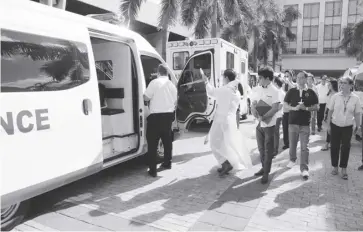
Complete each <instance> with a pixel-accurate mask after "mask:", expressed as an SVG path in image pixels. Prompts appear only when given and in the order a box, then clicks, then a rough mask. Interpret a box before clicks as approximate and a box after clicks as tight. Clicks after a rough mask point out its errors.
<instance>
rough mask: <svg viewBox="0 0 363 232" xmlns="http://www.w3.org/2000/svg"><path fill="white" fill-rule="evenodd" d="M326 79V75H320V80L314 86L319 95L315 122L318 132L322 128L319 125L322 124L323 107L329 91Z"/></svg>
mask: <svg viewBox="0 0 363 232" xmlns="http://www.w3.org/2000/svg"><path fill="white" fill-rule="evenodd" d="M326 79H327V76H326V75H324V76H322V78H321V82H320V83H319V84H318V85H317V86H316V88H317V89H318V96H319V110H318V122H317V124H318V132H320V131H321V130H322V127H321V126H322V124H323V119H324V113H325V107H326V103H327V97H328V92H329V88H328V85H327V84H326Z"/></svg>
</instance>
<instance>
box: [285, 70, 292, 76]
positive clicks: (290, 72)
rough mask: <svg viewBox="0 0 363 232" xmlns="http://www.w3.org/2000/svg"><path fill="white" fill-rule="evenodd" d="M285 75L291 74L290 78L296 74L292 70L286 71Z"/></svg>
mask: <svg viewBox="0 0 363 232" xmlns="http://www.w3.org/2000/svg"><path fill="white" fill-rule="evenodd" d="M285 73H289V74H290V76H294V72H293V71H292V70H285Z"/></svg>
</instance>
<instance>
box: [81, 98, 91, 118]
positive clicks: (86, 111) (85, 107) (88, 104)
mask: <svg viewBox="0 0 363 232" xmlns="http://www.w3.org/2000/svg"><path fill="white" fill-rule="evenodd" d="M91 112H92V102H91V100H90V99H83V113H84V114H85V115H89V114H90V113H91Z"/></svg>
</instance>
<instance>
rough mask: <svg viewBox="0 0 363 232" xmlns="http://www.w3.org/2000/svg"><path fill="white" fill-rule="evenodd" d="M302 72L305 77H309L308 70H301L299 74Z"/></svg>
mask: <svg viewBox="0 0 363 232" xmlns="http://www.w3.org/2000/svg"><path fill="white" fill-rule="evenodd" d="M300 73H304V77H305V78H308V76H309V74H308V73H307V72H306V71H301V72H299V73H298V74H300Z"/></svg>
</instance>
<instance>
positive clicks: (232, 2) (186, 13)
mask: <svg viewBox="0 0 363 232" xmlns="http://www.w3.org/2000/svg"><path fill="white" fill-rule="evenodd" d="M241 5H247V0H182V1H181V15H182V17H181V18H182V23H183V24H184V25H185V26H187V27H189V28H191V27H193V26H194V35H195V37H196V38H204V37H206V36H207V35H208V34H210V35H211V37H213V38H215V37H218V34H219V28H222V27H223V25H224V24H226V23H229V24H230V25H232V24H234V23H235V22H237V21H241V20H243V14H242V11H241V8H243V7H241Z"/></svg>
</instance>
